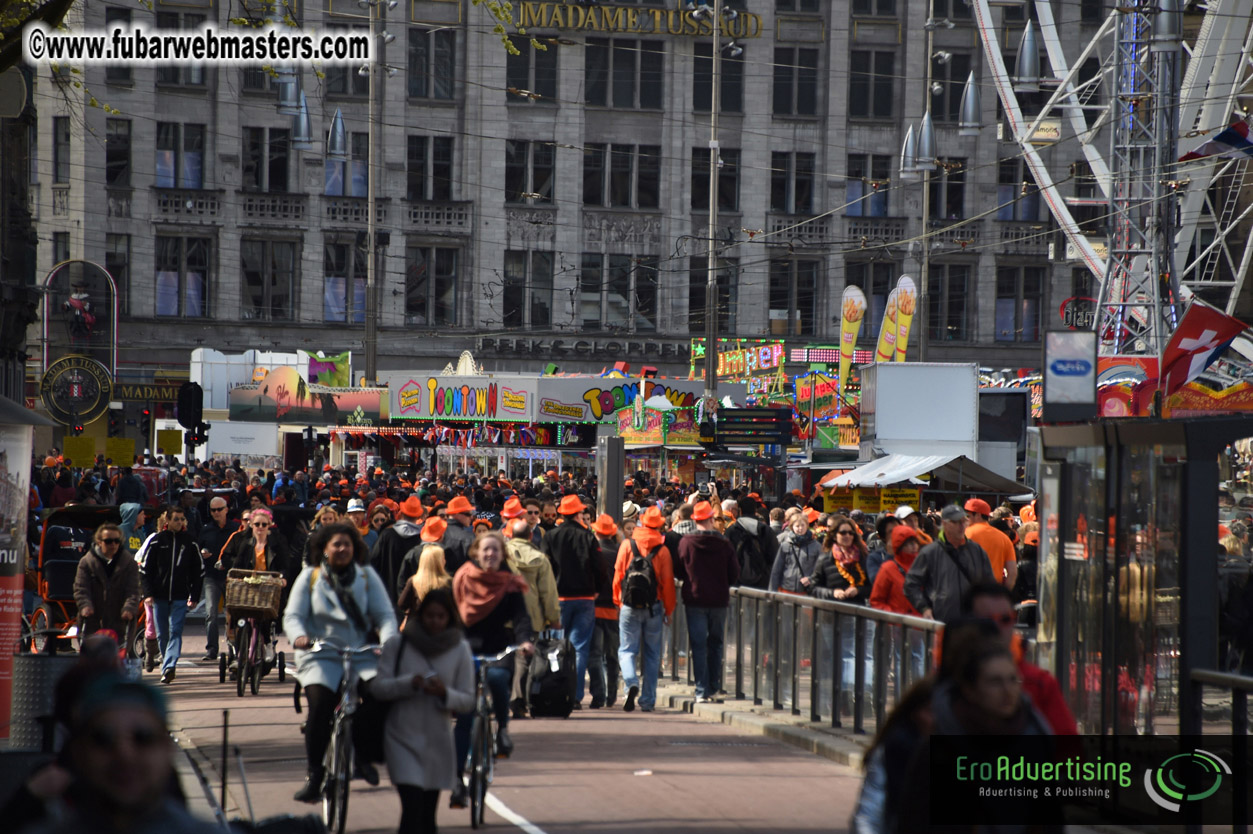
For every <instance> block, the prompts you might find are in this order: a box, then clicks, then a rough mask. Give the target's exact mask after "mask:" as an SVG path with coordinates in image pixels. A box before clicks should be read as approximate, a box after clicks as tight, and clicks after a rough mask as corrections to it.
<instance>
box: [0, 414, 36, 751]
mask: <svg viewBox="0 0 1253 834" xmlns="http://www.w3.org/2000/svg"><path fill="white" fill-rule="evenodd" d="M33 441H34V432H33V431H32V430H31V427H30V426H15V425H0V646H5V647H6V648H5V650H4V651H0V739H7V738H8V737H9V716H10V712H9V710H10V707H11V704H12V692H13V651H12V650H11V648H12V647H13V646H16V645H17V644H18V640H19V639H20V637H21V634H22V585H23V581H24V577H25V571H26V520H27V518H29V516H30V511H29V508H30V453H31V446H32V444H33Z"/></svg>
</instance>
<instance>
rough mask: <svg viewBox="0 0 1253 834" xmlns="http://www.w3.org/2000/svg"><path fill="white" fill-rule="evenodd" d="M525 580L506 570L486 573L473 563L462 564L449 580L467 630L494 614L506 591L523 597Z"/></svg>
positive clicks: (525, 589)
mask: <svg viewBox="0 0 1253 834" xmlns="http://www.w3.org/2000/svg"><path fill="white" fill-rule="evenodd" d="M528 587H529V586H528V585H527V584H526V580H525V579H523V578H522V577H521V576H518V575H517V574H516V573H510V572H509V571H507V570H493V571H486V570H483V569H482V568H481V567H479V566H478V565H477V564H475V563H474V562H466V563H465V564H464V565H462V566H461V568H460V569H459V570H458V571H457V575H456V576H454V577H453V578H452V591H453V596H454V597H456V599H457V612H458V613H459V614H461V621H462V622H464V623H465V624H466V626H467V627H469V626H472V625H474V624H475V623H477V622H478V621H479V620H482V619H483V618H484V617H486V616H487V615H488V614H490V613H492V612H493V611H495V610H496V606H498V605H500V602H501V600H503V599H504V598H505V594H507V593H509V592H510V591H517V592H519V593H523V594H524V593H526V591H527V588H528Z"/></svg>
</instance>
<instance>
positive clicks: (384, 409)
mask: <svg viewBox="0 0 1253 834" xmlns="http://www.w3.org/2000/svg"><path fill="white" fill-rule="evenodd" d="M390 408H391V392H390V391H388V390H387V389H386V388H331V387H329V386H326V385H318V384H315V383H309V382H307V381H306V380H305V378H304V377H302V376H301V375H300V371H299V370H297V369H296V368H295V367H293V366H291V365H283V366H280V367H277V368H274V369H273V370H271V371H270V372H269V373H267V374H266V375H265V378H264V379H262V380H261V381H260V382H254V383H249V384H247V385H236V386H235V387H234V388H232V389H231V392H230V419H231V420H232V421H235V420H239V421H244V422H253V423H270V422H272V423H295V424H300V423H306V424H309V425H316V426H336V425H349V426H372V425H374V424H375V423H378V422H383V421H386V420H388V419H389V417H388V414H389V413H390ZM209 434H210V436H212V434H213V432H210V433H209Z"/></svg>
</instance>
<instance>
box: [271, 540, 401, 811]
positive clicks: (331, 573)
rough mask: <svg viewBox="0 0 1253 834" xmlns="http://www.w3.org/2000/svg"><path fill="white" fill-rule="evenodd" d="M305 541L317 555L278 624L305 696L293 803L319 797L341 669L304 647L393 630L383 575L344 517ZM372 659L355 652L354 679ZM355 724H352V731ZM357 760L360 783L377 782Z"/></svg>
mask: <svg viewBox="0 0 1253 834" xmlns="http://www.w3.org/2000/svg"><path fill="white" fill-rule="evenodd" d="M309 547H310V550H311V552H313V553H318V554H321V560H320V564H318V565H316V566H306V567H305V568H304V570H302V571H301V572H300V575H299V576H298V577H296V580H295V582H293V583H292V586H291V598H290V599H289V600H288V602H287V609H286V611H285V612H284V614H283V630H284V632H285V633H286V634H287V637H288V639H290V640H291V641H292V646H293V647H294V648H295V649H296V679H297V680H298V681H300V685H301V686H302V687H303V688H304V691H305V697H306V698H307V699H308V701H309V720H308V723H307V724H306V727H305V757H306V760H307V762H308V768H309V772H308V779H307V780H306V782H305V785H304V787H303V788H301V789H300V790H299V791H297V792H296V797H295V798H296V800H297V801H298V802H317V801H318V798H319V796H320V795H321V787H322V777H323V775H324V771H323V768H322V757H323V755H324V754H325V753H326V745H327V744H328V743H329V742H330V738H331V728H332V724H333V722H334V718H335V704H336V702H337V701H338V700H339V696H338V689H339V684H340V678H341V675H342V673H343V670H342V666H341V663H340V659H339V657H337V656H336V655H334V654H331V653H324V652H316V653H315V652H310V651H308V649H309V647H310V646H311V645H312V644H313V641H315V640H328V641H331V642H333V643H336V644H338V645H340V646H349V647H357V646H362V645H365V644H366V643H368V642H371V641H370V635H371V633H372V632H375V631H377V632H378V635H379V641H387V640H389V639H391V638H392V637H393V636H394V635H395V634H396V615H395V614H394V613H393V611H392V604H391V600H390V599H389V598H388V596H387V591H386V590H385V589H384V588H383V580H381V579H379V577H378V574H377V573H375V572H374V569H373V568H371V567H370V566H369V565H367V564H366V563H365V562H366V558H367V554H366V549H365V542H363V541H362V540H361V535H360V534H359V533H358V532H357V528H356V527H354V526H353V525H352V524H344V523H335V524H327V525H324V526H322V527H319V528H318V529H317V530H315V531H314V533H313V535H312V536H311V537H310V539H309ZM377 665H378V660H377V658H375V657H373V656H370V657H364V658H360V659H359V660H358V667H357V668H358V671H359V673H360V676H361V679H362V680H368V679H370V678H373V677H374V674H375V671H376V668H377ZM359 726H360V725H358V724H354V725H353V727H354V729H357V728H358V727H359ZM358 748H360V745H358ZM358 766H359V767H360V769H361V772H362V775H363V777H364V778H365V780H366V781H367V782H369V783H370V784H371V785H377V784H378V771H377V770H375V768H374V766H373V765H371V764H369V763H366V762H358Z"/></svg>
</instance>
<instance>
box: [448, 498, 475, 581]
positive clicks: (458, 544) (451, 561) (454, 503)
mask: <svg viewBox="0 0 1253 834" xmlns="http://www.w3.org/2000/svg"><path fill="white" fill-rule="evenodd" d="M444 520H445V521H447V522H448V529H447V530H446V531H445V532H444V566H445V567H447V568H448V575H449V576H452V575H453V574H455V573H456V572H457V570H458V569H459V568H460V567H461V566H462V565H464V564H465V563H466V562H467V561H468V560H469V559H470V545H472V544H474V505H473V504H471V503H470V499H468V498H466V497H465V496H464V495H458V496H457V497H456V498H454V499H452V500H451V501H449V502H448V509H447V510H446V511H445V512H444Z"/></svg>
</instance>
